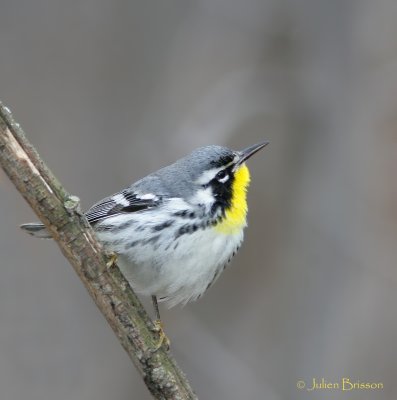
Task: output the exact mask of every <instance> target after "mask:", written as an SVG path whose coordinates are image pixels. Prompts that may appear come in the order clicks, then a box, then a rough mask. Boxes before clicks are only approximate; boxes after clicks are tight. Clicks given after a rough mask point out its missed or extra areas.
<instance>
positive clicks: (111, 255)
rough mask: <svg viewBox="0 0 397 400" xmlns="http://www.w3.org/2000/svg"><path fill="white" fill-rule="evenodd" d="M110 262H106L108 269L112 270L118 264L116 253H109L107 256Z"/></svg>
mask: <svg viewBox="0 0 397 400" xmlns="http://www.w3.org/2000/svg"><path fill="white" fill-rule="evenodd" d="M106 256H107V258H108V260H107V261H106V266H107V267H108V268H112V267H114V266H115V265H116V264H117V254H116V253H113V252H112V253H107V254H106Z"/></svg>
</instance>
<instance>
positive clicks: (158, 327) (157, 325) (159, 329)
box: [153, 319, 171, 351]
mask: <svg viewBox="0 0 397 400" xmlns="http://www.w3.org/2000/svg"><path fill="white" fill-rule="evenodd" d="M153 325H154V326H153V332H156V333H158V335H159V341H158V343H157V344H156V347H155V348H154V350H153V351H157V350H158V349H159V348H160V347H161V346H163V345H165V348H166V350H167V351H168V350H169V349H170V345H171V342H170V339H168V337H167V335H166V334H165V333H164V329H163V327H164V326H163V323H162V322H161V320H160V319H156V320H155V321H153Z"/></svg>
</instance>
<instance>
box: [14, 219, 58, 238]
mask: <svg viewBox="0 0 397 400" xmlns="http://www.w3.org/2000/svg"><path fill="white" fill-rule="evenodd" d="M20 228H21V229H22V230H24V231H25V232H27V233H29V235H32V236H34V237H37V238H40V239H51V235H50V234H49V232H48V231H47V229H46V227H45V226H44V225H43V224H40V223H39V222H32V223H30V224H22V225H21V227H20Z"/></svg>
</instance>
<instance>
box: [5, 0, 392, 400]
mask: <svg viewBox="0 0 397 400" xmlns="http://www.w3.org/2000/svg"><path fill="white" fill-rule="evenodd" d="M0 6H1V8H0V13H1V23H0V50H1V52H0V54H1V56H0V98H1V99H2V101H4V102H5V103H6V104H7V105H8V106H9V107H10V108H11V109H12V110H13V112H14V116H15V117H16V118H17V120H18V121H19V122H20V123H21V124H22V126H23V127H24V129H25V131H26V133H27V134H28V137H29V139H30V140H31V141H32V142H33V144H34V145H35V146H36V147H37V149H38V150H39V152H40V154H41V155H42V156H43V158H44V160H45V161H46V162H47V163H48V165H49V166H50V168H51V169H52V170H53V172H54V173H55V174H56V175H57V176H58V178H59V179H60V180H61V182H62V183H63V184H64V185H65V187H66V188H67V189H68V190H69V191H70V192H71V193H73V194H76V195H78V196H79V197H80V198H81V201H82V204H83V207H84V208H87V207H89V206H90V205H91V204H92V203H94V202H95V201H97V200H99V199H101V198H102V197H105V196H106V195H109V194H111V193H113V192H115V191H117V190H119V189H120V188H122V187H123V186H126V185H128V184H129V183H131V182H132V181H135V180H137V179H138V178H140V177H142V176H144V175H145V174H147V173H149V172H151V171H153V170H155V169H158V168H159V167H161V166H164V165H166V164H168V163H170V162H173V161H174V160H176V159H177V158H179V157H181V156H183V155H185V154H186V153H188V152H189V151H191V150H192V149H193V148H195V147H198V146H201V145H206V144H222V145H226V146H229V147H232V148H236V149H239V148H243V147H245V146H248V145H251V144H253V143H256V142H258V141H261V140H263V139H268V140H270V142H271V145H270V146H269V147H267V148H266V150H264V151H263V152H262V153H260V155H258V156H256V157H255V158H253V159H252V160H250V163H249V165H250V168H251V173H252V185H251V189H250V192H249V203H250V213H249V228H248V230H247V231H246V242H245V244H244V246H243V248H242V250H241V251H240V253H239V254H238V256H237V258H236V259H235V260H234V262H233V265H232V267H230V268H229V269H228V270H227V272H226V273H225V274H224V275H223V276H222V277H221V279H220V280H219V281H218V282H217V284H216V285H215V286H214V287H212V288H211V290H210V291H209V292H208V293H207V295H206V296H205V297H204V298H203V299H202V300H201V301H199V302H197V303H194V304H189V305H188V306H186V307H185V308H183V309H181V308H178V307H177V308H174V309H172V310H165V309H164V308H162V315H163V319H164V322H165V325H166V332H167V334H168V336H169V337H170V339H171V342H172V351H173V353H174V354H175V356H176V357H177V359H178V361H179V363H180V364H181V366H182V367H183V368H184V370H185V371H186V372H187V374H188V376H189V378H190V380H191V383H192V385H193V387H194V388H195V390H196V392H197V393H198V395H199V397H200V399H255V400H256V399H269V400H273V399H287V400H289V399H291V400H292V399H294V400H296V399H310V398H312V399H331V398H332V399H360V400H362V399H371V400H374V399H392V398H397V387H396V385H395V380H396V377H397V346H396V334H397V307H396V304H397V273H396V259H397V257H396V256H397V246H396V243H397V242H396V239H397V224H396V215H397V179H396V169H397V118H396V115H397V41H396V37H397V24H396V23H395V21H396V19H397V2H395V1H393V0H379V1H376V2H375V1H369V0H363V1H346V0H336V1H329V0H303V1H292V0H284V1H280V0H262V1H259V0H245V1H237V0H231V1H225V0H195V1H193V0H167V1H163V0H161V1H160V0H157V1H154V0H149V1H122V0H113V1H111V2H110V1H103V0H96V1H92V0H83V1H68V2H65V1H59V0H53V1H51V2H50V1H44V0H36V1H28V0H25V1H22V0H14V1H12V2H11V1H8V2H6V1H1V4H0ZM0 199H1V207H0V255H1V258H0V398H1V399H5V400H21V399H29V400H36V399H37V400H39V399H40V400H42V399H45V400H47V399H49V400H53V399H57V400H66V399H68V400H69V399H76V400H77V399H79V400H81V399H84V400H90V399H95V400H101V399H109V398H111V399H114V400H124V399H125V400H126V399H143V400H145V399H149V398H150V396H149V394H148V392H147V391H146V388H145V386H144V385H143V383H142V382H141V379H140V377H139V376H138V373H137V372H136V371H135V369H134V367H133V365H132V364H131V363H130V361H129V359H128V357H127V356H126V354H125V353H124V351H123V349H122V348H121V346H120V345H119V343H118V341H117V339H116V337H115V336H114V335H113V333H112V331H111V329H110V327H109V326H108V325H107V324H106V322H105V320H104V318H103V317H102V316H101V314H100V313H99V311H98V310H97V309H96V307H95V306H94V304H93V302H92V300H91V299H90V298H89V296H88V294H87V293H86V291H85V289H84V287H83V285H82V284H81V283H80V281H79V280H78V278H77V277H76V275H75V273H74V271H73V270H72V268H71V267H70V266H69V265H68V263H67V262H66V261H65V259H64V258H63V257H62V255H61V254H60V252H59V250H58V249H57V247H56V245H55V244H54V243H52V242H51V241H37V240H34V239H32V238H31V237H28V236H25V235H24V234H23V233H22V232H21V231H20V230H19V229H18V225H19V224H20V223H22V222H27V221H31V220H35V216H34V215H33V213H32V211H31V210H30V209H29V207H28V206H27V205H26V204H25V203H24V201H23V200H22V198H21V196H20V195H19V193H18V192H17V191H16V190H15V189H14V188H13V186H12V185H11V184H10V182H9V181H8V180H7V178H6V177H5V175H4V174H3V173H2V172H0ZM146 304H148V302H147V301H146ZM313 377H316V378H318V379H321V377H324V378H325V379H326V380H327V381H330V382H335V381H339V380H340V379H341V377H349V378H350V379H351V380H360V381H364V382H382V383H383V384H384V389H383V390H378V391H369V390H361V391H359V390H356V391H351V392H341V391H337V390H332V391H331V390H322V391H317V392H315V393H313V392H312V393H308V392H306V391H304V390H301V391H299V390H298V389H297V388H296V382H297V381H298V380H299V379H304V380H306V381H307V382H308V384H309V383H310V381H311V379H312V378H313Z"/></svg>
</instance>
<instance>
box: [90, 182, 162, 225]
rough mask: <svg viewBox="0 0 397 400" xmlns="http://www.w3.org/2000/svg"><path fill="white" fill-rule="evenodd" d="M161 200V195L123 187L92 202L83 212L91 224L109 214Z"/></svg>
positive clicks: (149, 206) (140, 209) (158, 202)
mask: <svg viewBox="0 0 397 400" xmlns="http://www.w3.org/2000/svg"><path fill="white" fill-rule="evenodd" d="M161 200H162V197H161V196H156V195H154V194H151V193H147V194H138V193H136V192H134V191H133V190H132V189H124V190H122V191H121V192H118V193H116V194H114V195H113V196H109V197H106V198H105V199H103V200H101V201H100V202H98V203H96V204H94V205H93V206H92V207H91V208H90V209H89V210H88V211H87V212H86V213H85V216H86V217H87V219H88V222H89V223H90V224H92V223H95V222H98V221H101V220H103V219H105V218H107V217H110V216H114V215H118V214H124V213H131V212H137V211H142V210H146V209H148V208H153V207H157V206H158V205H159V204H160V203H161Z"/></svg>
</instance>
